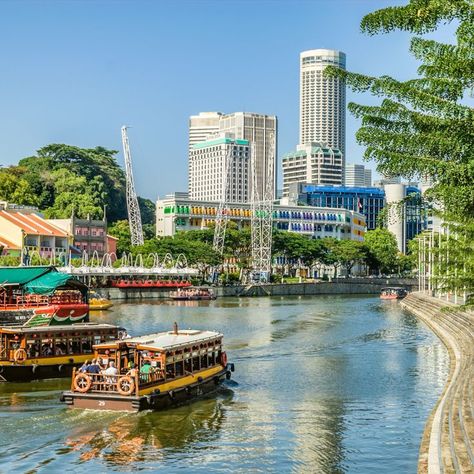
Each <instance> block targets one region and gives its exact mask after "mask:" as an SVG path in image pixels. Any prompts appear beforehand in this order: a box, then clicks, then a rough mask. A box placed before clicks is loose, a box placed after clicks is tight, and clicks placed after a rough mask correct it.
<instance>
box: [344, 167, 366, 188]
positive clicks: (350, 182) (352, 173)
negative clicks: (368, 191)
mask: <svg viewBox="0 0 474 474" xmlns="http://www.w3.org/2000/svg"><path fill="white" fill-rule="evenodd" d="M344 185H345V186H350V187H359V188H366V187H370V186H372V170H370V169H368V168H366V167H365V166H364V165H358V164H349V165H346V172H345V173H344Z"/></svg>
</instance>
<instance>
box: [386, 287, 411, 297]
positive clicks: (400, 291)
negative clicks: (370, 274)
mask: <svg viewBox="0 0 474 474" xmlns="http://www.w3.org/2000/svg"><path fill="white" fill-rule="evenodd" d="M407 294H408V292H407V290H405V288H402V287H400V286H391V287H387V288H382V290H381V292H380V298H381V299H382V300H401V299H402V298H405V296H406V295H407Z"/></svg>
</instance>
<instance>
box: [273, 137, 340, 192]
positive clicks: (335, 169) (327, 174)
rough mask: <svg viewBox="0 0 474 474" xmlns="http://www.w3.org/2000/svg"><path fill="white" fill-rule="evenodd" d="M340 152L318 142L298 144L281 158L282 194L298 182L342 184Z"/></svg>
mask: <svg viewBox="0 0 474 474" xmlns="http://www.w3.org/2000/svg"><path fill="white" fill-rule="evenodd" d="M342 162H343V156H342V153H341V152H340V151H339V150H337V149H334V148H327V147H325V146H324V145H322V144H320V143H308V144H306V145H298V146H297V148H296V151H295V152H292V153H287V154H286V155H284V156H283V159H282V170H283V196H284V197H287V196H288V195H289V190H290V186H291V185H294V184H298V183H318V184H329V185H340V184H342Z"/></svg>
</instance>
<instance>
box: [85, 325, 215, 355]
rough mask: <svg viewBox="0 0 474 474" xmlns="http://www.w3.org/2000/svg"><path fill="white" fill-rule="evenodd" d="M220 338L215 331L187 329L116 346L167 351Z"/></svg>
mask: <svg viewBox="0 0 474 474" xmlns="http://www.w3.org/2000/svg"><path fill="white" fill-rule="evenodd" d="M222 337H224V336H223V334H221V333H219V332H215V331H200V330H196V329H188V330H179V331H178V332H177V333H176V332H174V331H169V332H159V333H156V334H148V335H146V336H140V337H132V338H129V339H125V340H121V341H119V342H117V346H118V345H119V344H120V345H123V344H124V343H125V344H127V346H134V347H136V348H137V349H146V350H151V351H167V350H170V349H176V348H179V347H183V346H189V345H190V344H200V343H203V342H207V341H210V340H215V339H220V338H222ZM101 345H102V344H97V345H96V346H94V347H95V348H96V349H100V346H101ZM105 346H107V347H110V343H106V344H105Z"/></svg>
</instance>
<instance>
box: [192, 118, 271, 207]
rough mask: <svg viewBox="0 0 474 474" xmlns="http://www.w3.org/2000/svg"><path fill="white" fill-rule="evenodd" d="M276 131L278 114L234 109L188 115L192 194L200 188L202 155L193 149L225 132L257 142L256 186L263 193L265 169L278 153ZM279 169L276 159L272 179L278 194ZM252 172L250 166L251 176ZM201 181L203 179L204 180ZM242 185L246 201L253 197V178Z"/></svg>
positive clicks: (251, 142) (195, 193) (212, 177)
mask: <svg viewBox="0 0 474 474" xmlns="http://www.w3.org/2000/svg"><path fill="white" fill-rule="evenodd" d="M277 132H278V120H277V117H276V116H275V115H264V114H255V113H251V112H235V113H232V114H223V113H221V112H201V113H200V114H199V115H192V116H191V117H190V118H189V162H188V169H189V180H188V191H189V195H190V196H197V195H198V194H199V192H200V191H198V190H197V189H196V183H197V181H196V179H197V178H196V177H197V173H200V171H199V169H200V168H199V167H200V166H201V161H200V156H201V155H199V154H196V153H193V150H194V149H195V147H196V145H200V144H201V143H202V142H205V141H206V140H208V139H211V138H213V137H217V136H220V134H222V133H225V134H227V135H226V136H227V137H232V138H234V139H236V140H248V141H249V142H250V147H251V145H252V144H253V145H254V147H255V148H254V151H255V156H254V157H251V158H252V159H255V160H256V172H257V176H256V179H257V186H258V190H259V194H260V196H262V195H263V190H264V189H265V185H266V178H267V175H266V173H267V168H268V164H269V160H270V159H275V157H276V156H277V151H278V150H277ZM216 156H217V155H216ZM202 163H204V162H202ZM249 166H250V164H249ZM276 171H277V166H276V163H273V178H272V181H273V189H274V192H275V194H276V178H277V173H276ZM251 174H252V173H251V167H249V178H250V177H251ZM208 178H209V183H211V182H212V180H213V179H214V176H212V175H209V177H208ZM200 179H201V178H200ZM199 182H201V183H202V181H199ZM242 185H243V186H245V187H247V188H248V189H247V190H243V191H242V197H243V199H244V202H245V201H247V200H249V199H250V198H251V194H252V193H251V190H252V183H251V180H250V179H248V180H247V182H242Z"/></svg>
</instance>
